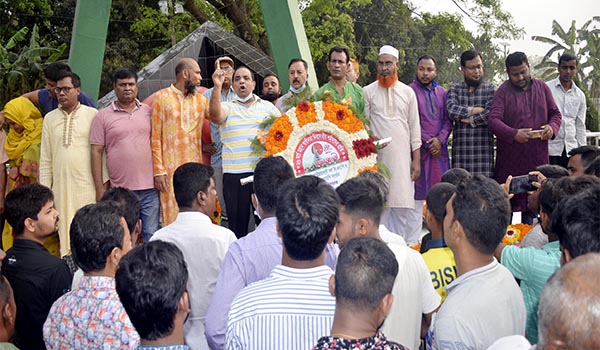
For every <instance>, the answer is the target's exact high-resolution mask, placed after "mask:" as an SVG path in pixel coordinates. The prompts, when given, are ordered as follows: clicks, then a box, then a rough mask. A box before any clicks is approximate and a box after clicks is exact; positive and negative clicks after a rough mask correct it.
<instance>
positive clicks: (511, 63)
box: [504, 51, 529, 71]
mask: <svg viewBox="0 0 600 350" xmlns="http://www.w3.org/2000/svg"><path fill="white" fill-rule="evenodd" d="M522 64H526V65H529V61H528V60H527V55H525V53H524V52H521V51H516V52H513V53H511V54H510V55H508V56H507V57H506V60H505V61H504V65H505V66H506V70H507V71H508V69H509V68H510V67H517V66H520V65H522Z"/></svg>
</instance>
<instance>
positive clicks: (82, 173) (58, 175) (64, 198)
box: [40, 104, 98, 256]
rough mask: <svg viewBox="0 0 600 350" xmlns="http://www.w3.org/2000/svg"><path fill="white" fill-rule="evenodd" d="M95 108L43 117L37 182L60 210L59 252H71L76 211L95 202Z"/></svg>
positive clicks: (54, 113) (61, 253)
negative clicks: (92, 141)
mask: <svg viewBox="0 0 600 350" xmlns="http://www.w3.org/2000/svg"><path fill="white" fill-rule="evenodd" d="M97 112H98V111H97V110H96V109H95V108H92V107H88V106H84V105H81V104H80V105H79V106H78V107H77V108H76V109H75V110H74V111H73V112H72V113H71V114H67V113H66V112H65V111H64V110H63V109H61V108H60V107H59V108H57V109H55V110H53V111H51V112H49V113H48V114H46V117H44V127H43V129H42V143H41V154H40V183H41V184H42V185H44V186H48V187H50V188H51V189H52V192H54V204H55V205H56V209H57V210H58V212H59V213H60V216H59V217H60V219H59V222H58V225H59V228H58V236H59V239H60V255H61V256H65V255H69V254H70V252H71V246H70V244H71V243H70V239H69V226H70V225H71V221H72V220H73V217H74V216H75V212H77V210H78V209H79V208H81V207H83V206H84V205H86V204H90V203H95V202H96V190H95V188H94V180H93V179H92V168H91V159H90V141H89V140H90V139H89V136H90V127H91V125H92V119H94V116H96V113H97Z"/></svg>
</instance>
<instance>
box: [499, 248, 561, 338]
mask: <svg viewBox="0 0 600 350" xmlns="http://www.w3.org/2000/svg"><path fill="white" fill-rule="evenodd" d="M560 255H561V252H560V244H559V242H558V241H554V242H550V243H548V244H546V245H545V246H543V247H542V249H536V248H533V247H529V248H519V247H516V246H506V247H504V249H502V256H501V257H500V262H501V263H502V265H504V266H506V268H507V269H508V270H509V271H510V272H511V273H512V274H513V276H515V278H518V279H520V280H521V285H520V286H521V291H522V292H523V299H524V300H525V309H526V310H527V323H526V328H525V333H526V335H527V339H528V340H529V341H530V342H531V343H532V344H535V343H537V342H538V327H537V325H538V318H537V309H538V304H539V303H540V295H541V294H542V288H544V285H545V284H546V282H547V281H548V278H550V276H551V275H552V274H553V273H554V272H555V271H556V270H558V269H559V268H560Z"/></svg>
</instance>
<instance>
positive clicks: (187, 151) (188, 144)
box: [152, 58, 220, 226]
mask: <svg viewBox="0 0 600 350" xmlns="http://www.w3.org/2000/svg"><path fill="white" fill-rule="evenodd" d="M175 75H176V81H175V83H173V84H172V85H171V86H169V87H167V88H164V89H162V90H160V91H158V92H157V93H156V97H155V98H154V102H153V104H152V158H153V160H154V185H155V187H156V188H157V189H158V190H159V191H160V209H161V214H162V224H163V226H166V225H168V224H170V223H172V222H173V221H174V220H175V218H176V217H177V202H176V201H175V195H174V194H173V187H172V186H171V184H172V183H173V173H174V172H175V169H177V168H178V167H179V166H180V165H181V164H184V163H188V162H198V163H202V140H201V139H202V125H203V124H204V118H209V115H208V100H207V99H206V97H204V96H202V95H200V94H197V93H196V89H197V87H198V86H199V85H200V81H201V80H202V76H201V75H200V66H198V62H196V61H195V60H194V59H192V58H182V59H180V60H179V62H178V63H177V66H176V67H175ZM219 95H220V91H219Z"/></svg>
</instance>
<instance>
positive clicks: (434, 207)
mask: <svg viewBox="0 0 600 350" xmlns="http://www.w3.org/2000/svg"><path fill="white" fill-rule="evenodd" d="M455 192H456V186H454V185H453V184H451V183H447V182H440V183H437V184H435V185H433V186H431V188H430V189H429V191H427V197H426V198H425V202H426V203H427V209H429V211H430V212H431V214H433V217H434V218H435V219H436V220H437V221H438V222H440V223H441V222H443V221H444V216H446V203H448V201H449V200H450V198H451V197H452V195H453V194H454V193H455Z"/></svg>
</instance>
